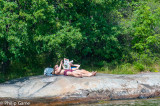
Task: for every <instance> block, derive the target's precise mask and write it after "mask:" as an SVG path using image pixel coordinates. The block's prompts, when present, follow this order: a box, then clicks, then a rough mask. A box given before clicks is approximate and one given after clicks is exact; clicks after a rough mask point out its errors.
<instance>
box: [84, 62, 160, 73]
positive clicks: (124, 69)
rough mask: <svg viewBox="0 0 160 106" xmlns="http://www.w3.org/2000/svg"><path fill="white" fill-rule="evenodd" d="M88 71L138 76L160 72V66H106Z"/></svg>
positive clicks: (88, 68) (89, 68)
mask: <svg viewBox="0 0 160 106" xmlns="http://www.w3.org/2000/svg"><path fill="white" fill-rule="evenodd" d="M85 69H86V70H89V71H97V72H99V73H107V74H138V73H141V72H160V64H157V63H155V64H152V65H149V66H148V65H144V64H140V63H139V64H138V63H135V64H129V63H125V64H121V65H117V66H116V67H112V66H110V67H109V66H104V67H102V68H97V67H86V68H85Z"/></svg>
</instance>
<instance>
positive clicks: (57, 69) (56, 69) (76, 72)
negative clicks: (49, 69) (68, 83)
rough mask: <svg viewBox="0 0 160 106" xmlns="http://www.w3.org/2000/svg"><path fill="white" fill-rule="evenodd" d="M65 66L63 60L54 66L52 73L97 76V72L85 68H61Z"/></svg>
mask: <svg viewBox="0 0 160 106" xmlns="http://www.w3.org/2000/svg"><path fill="white" fill-rule="evenodd" d="M62 67H63V61H62V60H61V62H60V65H59V66H58V65H55V66H54V71H53V73H52V74H56V75H65V76H73V77H91V76H95V75H96V73H97V72H89V71H86V70H84V69H82V70H80V69H76V70H72V69H61V68H62Z"/></svg>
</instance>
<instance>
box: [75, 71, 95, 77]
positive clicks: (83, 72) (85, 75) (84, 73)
mask: <svg viewBox="0 0 160 106" xmlns="http://www.w3.org/2000/svg"><path fill="white" fill-rule="evenodd" d="M76 72H78V73H80V74H82V77H91V76H93V75H94V74H93V73H91V72H89V71H86V70H83V69H82V70H76Z"/></svg>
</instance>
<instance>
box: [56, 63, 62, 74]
mask: <svg viewBox="0 0 160 106" xmlns="http://www.w3.org/2000/svg"><path fill="white" fill-rule="evenodd" d="M61 67H62V61H61V63H60V65H59V68H58V70H57V71H55V74H59V73H60V72H61Z"/></svg>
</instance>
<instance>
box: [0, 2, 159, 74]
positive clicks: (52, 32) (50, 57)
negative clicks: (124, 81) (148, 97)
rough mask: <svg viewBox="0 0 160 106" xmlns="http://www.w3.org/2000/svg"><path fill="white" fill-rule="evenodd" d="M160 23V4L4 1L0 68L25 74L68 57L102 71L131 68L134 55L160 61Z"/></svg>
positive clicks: (0, 23)
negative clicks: (107, 66) (113, 65)
mask: <svg viewBox="0 0 160 106" xmlns="http://www.w3.org/2000/svg"><path fill="white" fill-rule="evenodd" d="M159 20H160V2H159V0H0V68H1V70H2V71H3V72H6V73H7V70H9V69H7V68H10V67H11V66H12V65H15V66H16V67H17V66H18V67H20V68H21V69H22V72H25V71H26V70H32V69H36V68H37V67H41V68H43V67H47V66H53V65H54V64H55V63H56V62H57V61H59V60H60V59H62V58H64V57H66V58H69V59H73V60H75V61H76V62H79V63H81V64H92V65H95V66H103V65H104V63H115V62H116V63H120V62H133V61H134V60H135V58H134V54H138V55H139V56H140V55H141V54H147V56H151V57H153V56H159V55H158V54H159V53H160V21H159ZM15 70H16V68H15ZM2 71H1V72H2ZM9 72H10V71H9Z"/></svg>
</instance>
